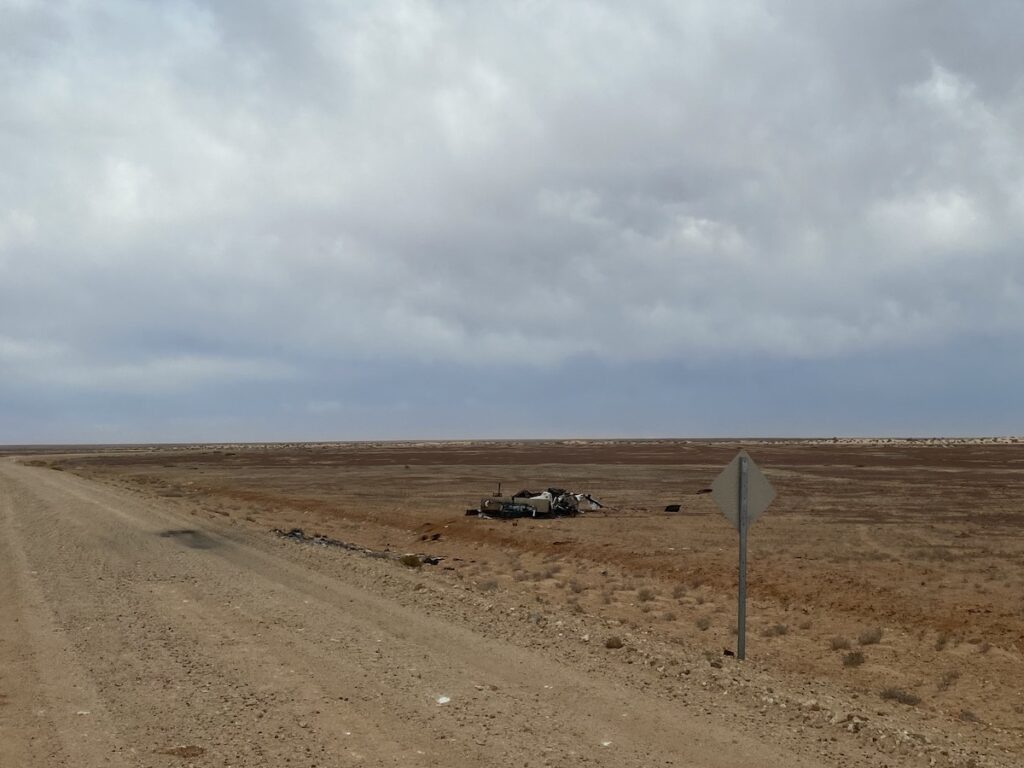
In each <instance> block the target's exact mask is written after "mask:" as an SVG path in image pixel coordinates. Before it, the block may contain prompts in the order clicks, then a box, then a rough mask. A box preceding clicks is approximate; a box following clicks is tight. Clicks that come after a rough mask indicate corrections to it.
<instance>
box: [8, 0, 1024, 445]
mask: <svg viewBox="0 0 1024 768" xmlns="http://www.w3.org/2000/svg"><path fill="white" fill-rule="evenodd" d="M1022 30H1024V3H1021V2H998V1H996V0H992V1H988V2H984V3H974V2H967V1H966V0H964V1H963V2H952V1H943V0H918V1H916V2H911V1H909V0H862V1H860V2H855V3H850V2H842V3H840V2H822V0H803V1H796V0H794V1H792V2H780V1H778V0H773V1H772V2H768V0H765V1H764V2H742V1H737V2H727V1H725V0H706V1H693V2H686V1H684V0H666V1H665V2H644V1H639V0H634V1H633V2H629V3H624V2H619V1H618V0H608V2H569V1H567V0H558V1H555V0H552V1H551V2H539V1H532V0H517V1H510V2H503V3H497V2H495V3H490V2H488V3H472V2H456V1H455V0H443V1H440V2H389V1H388V0H375V1H374V2H332V1H331V0H309V1H308V2H288V3H282V2H255V1H254V0H236V1H235V2H200V1H199V0H194V1H193V2H176V1H174V0H159V1H157V0H152V1H150V2H144V1H140V0H124V1H123V2H102V1H97V2H88V1H86V0H75V1H66V2H65V1H61V0H46V1H40V2H33V0H0V443H25V442H83V441H85V442H94V441H98V442H128V441H190V440H273V439H288V440H291V439H315V440H323V439H360V438H402V437H504V436H509V437H527V436H536V437H543V436H619V435H623V436H626V435H628V436H687V435H708V436H711V435H825V436H831V435H833V434H857V435H864V434H883V435H902V434H916V435H926V434H1017V433H1021V432H1024V426H1022V424H1024V397H1022V395H1021V388H1022V381H1024V355H1022V342H1024V251H1022V245H1024V46H1022V45H1021V32H1022Z"/></svg>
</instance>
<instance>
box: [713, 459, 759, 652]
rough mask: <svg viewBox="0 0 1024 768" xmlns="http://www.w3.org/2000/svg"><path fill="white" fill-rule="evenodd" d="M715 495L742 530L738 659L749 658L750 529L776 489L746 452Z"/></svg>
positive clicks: (726, 473)
mask: <svg viewBox="0 0 1024 768" xmlns="http://www.w3.org/2000/svg"><path fill="white" fill-rule="evenodd" d="M711 498H713V499H714V500H715V503H716V504H718V507H719V509H721V510H722V514H724V515H725V516H726V518H727V519H728V520H729V522H731V523H732V524H733V525H734V526H735V527H736V530H737V531H738V532H739V540H740V562H739V600H738V601H737V602H738V606H737V617H736V658H737V659H745V658H746V657H747V531H748V530H749V528H750V524H751V523H753V522H754V521H755V520H756V519H757V517H758V515H760V514H761V513H762V512H764V511H765V509H767V508H768V505H769V504H771V503H772V499H774V498H775V489H774V488H772V484H771V483H769V482H768V480H766V479H765V476H764V475H762V474H761V470H760V468H759V467H758V466H757V464H755V463H754V460H753V459H752V458H750V456H748V455H747V452H746V451H740V452H739V453H738V454H736V458H734V459H733V460H732V461H730V462H729V465H728V466H727V467H726V468H725V469H723V470H722V472H721V474H720V475H719V476H718V477H716V478H715V481H714V482H713V483H712V484H711Z"/></svg>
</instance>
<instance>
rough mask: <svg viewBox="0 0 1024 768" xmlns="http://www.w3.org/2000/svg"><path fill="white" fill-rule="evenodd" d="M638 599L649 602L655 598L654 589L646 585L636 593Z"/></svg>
mask: <svg viewBox="0 0 1024 768" xmlns="http://www.w3.org/2000/svg"><path fill="white" fill-rule="evenodd" d="M636 599H637V600H639V601H640V602H641V603H646V602H648V601H650V600H653V599H654V590H653V589H650V588H648V587H644V588H643V589H641V590H640V591H639V592H637V593H636Z"/></svg>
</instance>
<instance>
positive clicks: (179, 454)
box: [0, 439, 1024, 768]
mask: <svg viewBox="0 0 1024 768" xmlns="http://www.w3.org/2000/svg"><path fill="white" fill-rule="evenodd" d="M740 448H745V449H746V450H748V451H749V453H750V454H751V456H752V457H753V458H754V459H755V461H757V462H758V464H759V465H760V466H761V468H762V469H763V471H764V474H765V475H766V477H767V478H768V479H769V480H770V482H771V483H772V484H773V485H774V486H775V488H776V490H777V492H778V495H777V497H776V499H775V501H774V503H773V504H772V506H771V507H770V508H769V509H768V510H767V511H766V512H765V513H764V514H763V515H762V517H761V518H760V519H759V520H758V521H757V522H756V524H755V525H754V526H753V527H752V529H751V531H750V539H749V581H748V584H749V586H748V589H749V602H748V609H747V616H748V626H747V660H746V661H742V662H741V661H739V660H737V659H736V658H735V657H734V656H733V655H732V652H733V651H734V650H735V647H736V587H737V563H736V560H737V540H736V532H735V530H734V529H733V528H731V527H730V525H729V524H728V523H727V522H726V520H725V519H724V517H723V516H722V515H721V514H720V512H719V511H718V510H717V508H716V507H715V504H714V502H713V500H712V498H711V496H710V495H709V494H708V493H706V492H705V490H706V489H707V488H708V487H709V486H710V484H711V482H712V480H713V479H714V478H715V476H716V475H717V474H718V472H719V471H720V470H721V469H722V468H723V467H724V466H725V465H726V464H727V463H728V462H729V461H730V460H731V459H732V458H733V456H734V455H735V454H736V452H737V450H739V449H740ZM7 453H8V456H7V458H5V459H0V481H2V485H0V493H2V495H0V511H2V513H3V528H2V530H3V536H0V538H2V539H3V550H0V563H3V565H0V569H2V571H3V572H2V573H0V577H2V579H0V584H3V586H2V587H0V606H2V608H3V610H4V616H5V618H6V619H7V621H5V623H4V625H3V626H4V627H5V629H0V727H2V730H0V764H2V765H4V766H7V765H12V766H15V765H18V766H20V765H39V766H50V765H55V766H59V765H69V766H70V765H76V766H78V765H156V766H159V765H180V764H194V765H236V766H250V765H251V766H257V765H275V766H276V765H302V766H334V765H405V764H421V765H444V766H462V765H466V766H469V765H513V764H515V765H537V766H545V765H546V766H560V765H566V766H568V765H609V766H611V765H614V766H655V765H659V766H660V765H679V766H746V765H749V766H769V765H779V766H783V765H785V766H801V765H807V766H904V765H907V766H934V765H937V766H977V767H978V768H980V767H982V766H1007V767H1009V766H1017V767H1018V768H1019V766H1021V765H1024V658H1022V653H1024V444H1021V443H1018V442H1016V441H1014V440H1010V439H1003V440H982V439H979V440H804V441H798V440H752V441H743V442H738V441H724V440H716V441H699V440H637V441H625V440H618V441H593V440H565V441H507V442H470V441H467V442H406V443H383V442H382V443H325V444H265V445H205V446H204V445H190V446H126V447H118V448H114V447H106V448H96V449H85V448H74V449H72V448H52V449H38V448H37V449H31V450H29V449H10V450H9V451H8V452H7ZM499 482H500V483H501V485H502V489H503V490H504V491H505V492H506V493H508V492H514V491H517V490H519V489H520V488H531V489H543V488H546V487H549V486H555V487H561V488H567V489H571V490H575V491H582V492H587V493H591V494H592V495H593V496H594V497H595V498H597V499H599V500H600V501H601V502H602V503H603V504H604V508H603V509H601V510H596V511H588V512H586V513H584V514H582V515H580V516H578V517H573V518H560V519H551V520H535V519H521V520H494V519H481V518H478V517H468V516H466V515H465V510H466V509H467V508H472V507H476V506H477V505H478V504H479V502H480V499H481V498H482V497H485V496H489V495H490V494H491V493H493V492H494V491H495V490H496V488H497V485H498V483H499ZM670 504H678V505H679V506H680V509H679V511H678V512H666V511H665V507H666V506H667V505H670ZM292 529H301V530H302V532H303V534H304V536H305V538H306V540H299V539H298V538H297V537H293V538H289V537H283V536H281V535H279V534H278V533H275V532H274V531H275V530H278V531H290V530H292ZM316 535H319V536H325V537H329V538H330V539H332V540H335V541H337V542H344V543H346V544H347V545H350V546H348V547H340V546H321V545H317V544H316V543H312V542H310V541H309V539H310V538H311V537H314V536H316ZM406 554H415V555H419V556H421V557H424V556H425V557H427V559H428V562H427V563H426V564H423V565H419V566H417V565H416V563H417V559H412V558H406V563H411V565H410V564H403V562H402V560H401V559H400V557H401V556H402V555H406ZM435 560H436V562H435ZM12 619H13V620H12ZM83 713H84V714H83ZM19 761H20V762H19Z"/></svg>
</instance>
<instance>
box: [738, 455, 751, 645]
mask: <svg viewBox="0 0 1024 768" xmlns="http://www.w3.org/2000/svg"><path fill="white" fill-rule="evenodd" d="M737 475H738V477H737V482H738V484H739V487H738V488H737V498H738V501H739V509H737V510H736V511H737V513H738V517H739V520H738V521H737V522H738V523H739V525H737V528H739V534H740V568H739V580H740V589H739V593H740V594H739V605H738V607H737V612H736V613H737V615H736V658H738V659H745V658H746V657H747V529H748V528H749V527H750V525H749V523H748V522H747V488H748V486H749V483H748V481H747V457H746V456H743V455H741V456H740V471H739V472H738V473H737Z"/></svg>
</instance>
